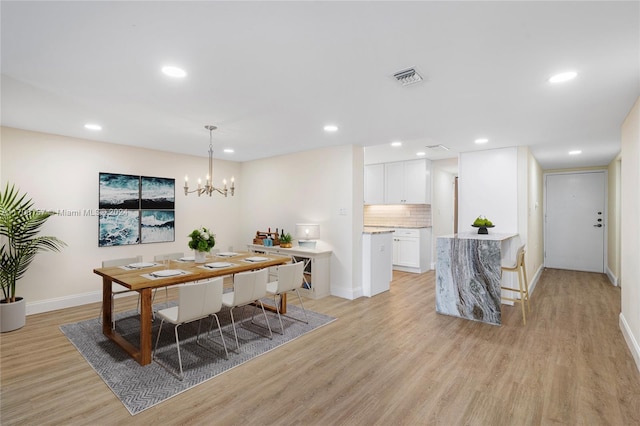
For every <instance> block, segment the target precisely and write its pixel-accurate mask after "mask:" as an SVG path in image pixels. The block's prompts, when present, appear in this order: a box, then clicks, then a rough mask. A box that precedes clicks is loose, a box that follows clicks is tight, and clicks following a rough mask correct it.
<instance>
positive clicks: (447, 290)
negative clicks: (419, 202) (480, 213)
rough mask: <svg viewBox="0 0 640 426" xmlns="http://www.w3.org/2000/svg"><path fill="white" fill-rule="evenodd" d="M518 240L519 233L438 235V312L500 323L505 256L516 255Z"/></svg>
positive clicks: (495, 323) (490, 322)
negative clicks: (503, 261)
mask: <svg viewBox="0 0 640 426" xmlns="http://www.w3.org/2000/svg"><path fill="white" fill-rule="evenodd" d="M517 242H519V238H518V234H499V233H493V234H488V235H482V234H477V233H459V234H455V235H448V236H442V237H438V238H437V242H436V251H437V258H436V311H437V312H438V313H440V314H445V315H452V316H456V317H460V318H465V319H469V320H474V321H481V322H486V323H489V324H494V325H500V324H501V310H500V305H501V301H500V300H501V289H500V287H501V281H502V270H501V265H502V259H503V258H508V257H509V256H513V253H515V250H516V247H515V245H516V244H517ZM506 279H507V280H509V279H510V278H506Z"/></svg>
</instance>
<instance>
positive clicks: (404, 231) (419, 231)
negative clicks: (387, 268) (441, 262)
mask: <svg viewBox="0 0 640 426" xmlns="http://www.w3.org/2000/svg"><path fill="white" fill-rule="evenodd" d="M430 267H431V228H396V229H395V232H394V235H393V269H395V270H398V271H405V272H415V273H422V272H426V271H428V270H429V269H430Z"/></svg>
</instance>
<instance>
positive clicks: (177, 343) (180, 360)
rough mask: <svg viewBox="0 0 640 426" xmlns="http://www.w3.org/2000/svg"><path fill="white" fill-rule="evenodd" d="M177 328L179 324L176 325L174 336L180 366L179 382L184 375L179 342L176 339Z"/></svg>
mask: <svg viewBox="0 0 640 426" xmlns="http://www.w3.org/2000/svg"><path fill="white" fill-rule="evenodd" d="M178 327H180V324H176V327H175V329H174V330H175V334H176V348H178V364H179V365H180V377H179V378H180V380H182V379H184V374H183V373H182V356H181V355H180V340H179V339H178Z"/></svg>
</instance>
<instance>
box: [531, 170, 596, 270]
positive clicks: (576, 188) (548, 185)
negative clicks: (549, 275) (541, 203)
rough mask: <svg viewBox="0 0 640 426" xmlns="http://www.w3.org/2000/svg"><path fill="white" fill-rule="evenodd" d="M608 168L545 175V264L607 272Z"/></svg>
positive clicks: (554, 266)
mask: <svg viewBox="0 0 640 426" xmlns="http://www.w3.org/2000/svg"><path fill="white" fill-rule="evenodd" d="M606 188H607V176H606V172H605V171H604V170H603V171H594V172H575V173H557V174H547V175H545V222H544V229H545V232H544V234H545V239H544V241H545V242H544V265H545V267H547V268H556V269H569V270H575V271H587V272H600V273H604V265H605V255H606V246H605V241H606V240H605V236H606V233H605V228H606V226H605V225H606V223H607V221H606Z"/></svg>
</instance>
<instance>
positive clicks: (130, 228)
mask: <svg viewBox="0 0 640 426" xmlns="http://www.w3.org/2000/svg"><path fill="white" fill-rule="evenodd" d="M98 223H99V230H100V235H99V236H98V246H99V247H106V246H122V245H127V244H139V243H140V210H124V209H120V210H117V209H101V210H100V213H99V215H98Z"/></svg>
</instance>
